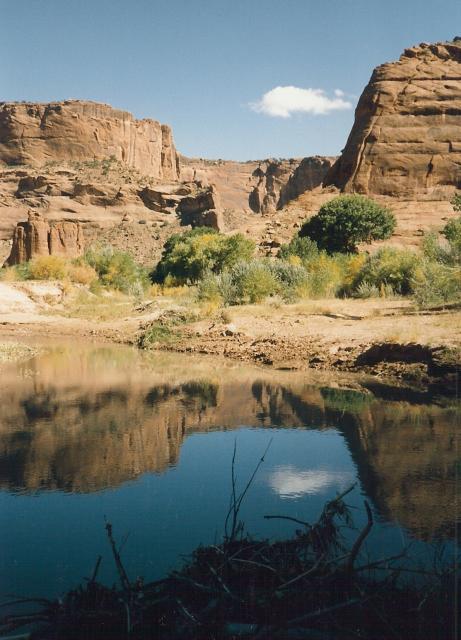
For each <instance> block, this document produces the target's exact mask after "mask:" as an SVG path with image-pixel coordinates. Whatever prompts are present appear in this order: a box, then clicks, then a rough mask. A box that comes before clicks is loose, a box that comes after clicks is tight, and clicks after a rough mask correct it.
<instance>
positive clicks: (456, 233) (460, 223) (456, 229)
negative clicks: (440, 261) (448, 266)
mask: <svg viewBox="0 0 461 640" xmlns="http://www.w3.org/2000/svg"><path fill="white" fill-rule="evenodd" d="M459 206H460V209H459V210H461V196H460V205H459ZM442 235H443V236H444V237H445V239H446V240H447V242H448V244H449V247H450V255H451V260H452V262H453V263H457V264H461V216H459V217H458V218H452V219H451V220H450V221H449V222H447V224H446V225H445V226H444V228H443V229H442Z"/></svg>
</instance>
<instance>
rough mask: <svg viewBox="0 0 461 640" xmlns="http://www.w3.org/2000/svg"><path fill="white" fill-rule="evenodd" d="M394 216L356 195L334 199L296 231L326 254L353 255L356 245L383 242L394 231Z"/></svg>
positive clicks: (376, 204)
mask: <svg viewBox="0 0 461 640" xmlns="http://www.w3.org/2000/svg"><path fill="white" fill-rule="evenodd" d="M395 224H396V221H395V216H394V214H393V213H392V212H391V211H389V209H387V208H386V207H383V206H381V205H379V204H378V203H377V202H374V201H373V200H370V198H366V197H364V196H359V195H345V196H338V197H337V198H333V200H330V202H327V203H326V204H324V205H323V206H322V207H321V208H320V209H319V212H318V213H317V214H316V215H315V216H313V217H312V218H311V219H310V220H308V221H307V222H305V223H304V225H303V226H302V227H301V229H300V231H299V235H300V237H301V238H303V237H307V238H310V239H311V240H313V241H314V242H316V243H317V245H318V247H319V249H325V250H326V251H328V253H335V252H340V253H356V252H357V244H358V243H359V242H371V241H372V240H385V239H386V238H389V237H390V236H391V235H392V232H393V231H394V229H395Z"/></svg>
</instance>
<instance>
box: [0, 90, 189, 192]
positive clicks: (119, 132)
mask: <svg viewBox="0 0 461 640" xmlns="http://www.w3.org/2000/svg"><path fill="white" fill-rule="evenodd" d="M110 157H114V158H116V159H117V160H120V161H121V162H123V163H124V164H126V165H129V166H131V167H134V168H136V169H138V170H139V171H141V172H142V173H144V174H146V175H148V176H153V177H154V178H157V179H160V180H162V179H166V180H177V179H178V178H179V162H178V156H177V154H176V149H175V146H174V143H173V137H172V133H171V129H170V127H168V126H167V125H164V124H160V122H157V121H156V120H150V119H146V120H136V119H135V118H134V117H133V116H132V115H131V114H130V113H128V112H126V111H120V110H118V109H113V108H112V107H110V106H109V105H106V104H100V103H97V102H86V101H81V100H66V101H64V102H53V103H49V104H37V103H30V102H27V103H8V102H4V103H0V163H4V164H6V165H20V164H29V165H33V166H41V165H43V164H45V163H46V162H59V161H62V160H66V161H91V160H104V159H107V158H110Z"/></svg>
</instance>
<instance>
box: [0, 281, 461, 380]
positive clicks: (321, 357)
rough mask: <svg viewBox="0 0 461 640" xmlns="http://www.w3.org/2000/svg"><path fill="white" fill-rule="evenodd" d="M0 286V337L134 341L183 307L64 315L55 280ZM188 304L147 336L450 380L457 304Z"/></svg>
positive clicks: (157, 303) (460, 332)
mask: <svg viewBox="0 0 461 640" xmlns="http://www.w3.org/2000/svg"><path fill="white" fill-rule="evenodd" d="M41 286H42V287H43V285H41ZM0 287H1V290H0V341H1V339H2V338H8V339H9V340H11V339H14V340H16V341H18V342H20V341H21V340H23V339H27V340H28V341H30V340H31V339H34V338H44V337H46V338H51V339H52V338H54V337H56V338H65V337H69V338H71V337H79V338H91V339H95V338H96V339H98V340H107V341H111V342H118V343H125V344H136V343H137V341H138V338H139V336H140V335H141V334H142V333H143V331H145V330H146V329H148V328H149V327H151V326H155V325H156V324H158V323H161V324H162V323H163V324H165V322H166V323H168V317H169V315H171V314H173V315H174V314H178V315H179V316H181V314H183V315H184V312H187V313H189V314H190V312H191V301H190V299H184V300H181V299H174V300H173V299H172V300H168V299H167V298H165V297H162V296H160V297H159V299H154V300H151V301H149V302H148V303H147V304H141V305H139V304H138V305H137V306H136V305H128V306H127V305H126V304H125V305H123V304H122V305H120V313H119V314H118V313H114V314H113V317H111V318H110V319H98V318H88V317H69V314H68V313H63V305H62V300H61V299H60V295H59V287H58V285H49V291H43V289H40V290H38V289H37V288H35V289H34V288H32V289H30V287H29V289H27V288H25V287H24V285H23V284H19V283H14V284H13V283H12V284H6V283H0ZM53 287H54V288H53ZM114 304H116V303H115V302H114ZM195 311H196V313H195V315H194V314H192V317H191V318H189V320H188V321H186V322H182V323H180V324H174V326H173V327H172V331H171V336H170V339H169V340H165V341H162V340H160V341H158V342H156V343H155V344H154V345H153V346H154V347H155V348H156V349H165V350H169V351H178V352H188V353H201V354H213V355H220V356H225V357H228V358H232V359H235V360H239V361H242V362H253V363H257V364H261V365H266V366H271V367H274V368H276V369H296V370H305V369H312V368H314V369H324V370H339V371H356V372H363V373H366V374H371V375H374V376H377V377H379V378H386V379H387V378H391V379H393V380H396V379H397V380H403V381H405V382H406V383H411V384H414V385H418V386H425V385H430V384H432V383H433V382H434V381H438V382H442V383H443V384H444V385H445V384H448V385H449V387H450V390H451V392H456V390H457V383H458V376H459V370H460V362H459V352H460V351H461V310H459V309H454V310H453V309H452V310H436V311H431V312H428V311H425V312H418V311H416V310H415V309H414V308H413V307H412V305H411V303H410V301H408V300H404V299H398V298H396V299H369V300H351V299H348V300H340V299H327V300H315V301H306V302H301V303H298V304H292V305H277V304H261V305H248V306H239V307H231V308H229V309H225V310H224V311H220V310H218V311H214V312H213V313H209V314H208V315H205V317H204V314H203V313H201V312H200V310H198V309H197V310H195ZM165 319H166V320H165Z"/></svg>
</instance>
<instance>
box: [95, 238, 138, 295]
mask: <svg viewBox="0 0 461 640" xmlns="http://www.w3.org/2000/svg"><path fill="white" fill-rule="evenodd" d="M84 259H85V262H86V263H87V264H89V265H90V266H91V267H93V269H94V270H95V271H96V273H97V274H98V277H99V280H100V282H101V284H102V285H104V286H105V287H109V288H112V289H117V290H118V291H122V292H123V293H128V294H131V295H138V294H139V293H140V292H142V291H144V290H145V289H146V288H147V287H148V286H149V284H150V283H149V277H148V274H147V271H146V270H145V269H144V268H143V267H141V266H140V265H138V264H137V263H136V262H135V261H134V259H133V257H132V256H131V255H130V254H129V253H125V252H124V251H119V250H117V249H114V248H113V247H111V246H110V245H104V246H93V247H90V248H89V249H88V250H87V251H86V252H85V255H84Z"/></svg>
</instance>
